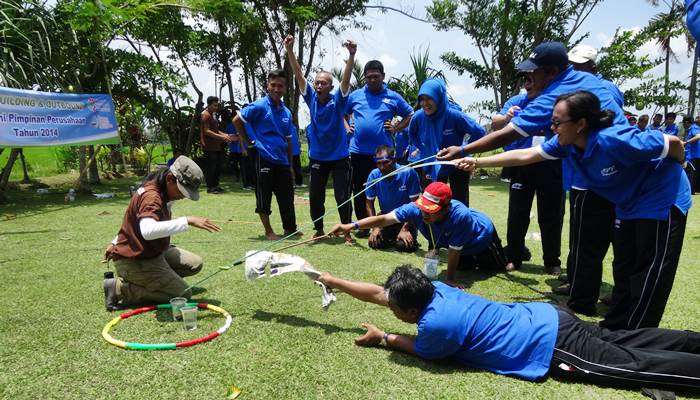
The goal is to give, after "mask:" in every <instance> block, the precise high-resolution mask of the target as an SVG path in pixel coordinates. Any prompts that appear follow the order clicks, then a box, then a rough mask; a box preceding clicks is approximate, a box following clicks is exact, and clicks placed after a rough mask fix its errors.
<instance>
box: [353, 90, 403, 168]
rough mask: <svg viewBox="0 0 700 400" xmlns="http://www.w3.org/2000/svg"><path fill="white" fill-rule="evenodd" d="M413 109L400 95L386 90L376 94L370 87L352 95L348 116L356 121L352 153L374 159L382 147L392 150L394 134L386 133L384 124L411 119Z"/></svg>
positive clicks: (356, 91)
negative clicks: (350, 115) (390, 147)
mask: <svg viewBox="0 0 700 400" xmlns="http://www.w3.org/2000/svg"><path fill="white" fill-rule="evenodd" d="M412 112H413V108H411V106H409V105H408V103H406V100H404V99H403V97H401V95H400V94H398V93H396V92H394V91H393V90H391V89H389V88H387V87H386V84H384V87H383V89H382V90H380V91H379V93H372V92H370V90H369V89H368V88H367V85H365V87H363V88H361V89H357V90H355V91H353V92H352V93H350V96H349V97H348V102H347V104H346V106H345V113H346V114H352V115H353V117H354V119H355V133H354V134H353V135H352V138H351V139H350V153H354V154H365V155H373V154H374V151H375V150H376V149H377V146H379V145H382V144H383V145H386V146H392V145H393V144H392V140H391V134H390V133H389V132H388V131H387V130H386V129H384V121H386V120H390V119H392V118H394V117H395V116H397V115H398V116H400V117H402V118H406V117H408V116H409V115H410V114H411V113H412Z"/></svg>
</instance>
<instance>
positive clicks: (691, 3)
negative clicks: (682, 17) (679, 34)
mask: <svg viewBox="0 0 700 400" xmlns="http://www.w3.org/2000/svg"><path fill="white" fill-rule="evenodd" d="M685 9H686V11H687V12H688V15H687V17H686V23H687V25H688V30H689V31H690V33H692V34H693V37H695V40H696V41H700V2H699V1H698V0H685Z"/></svg>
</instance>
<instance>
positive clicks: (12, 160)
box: [0, 149, 19, 203]
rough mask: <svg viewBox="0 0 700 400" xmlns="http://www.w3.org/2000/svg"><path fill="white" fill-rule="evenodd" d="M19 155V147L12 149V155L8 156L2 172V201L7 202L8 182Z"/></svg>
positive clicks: (0, 180)
mask: <svg viewBox="0 0 700 400" xmlns="http://www.w3.org/2000/svg"><path fill="white" fill-rule="evenodd" d="M18 155H19V149H12V150H10V156H9V157H8V158H7V163H6V164H5V167H4V168H3V169H2V173H0V203H5V202H7V195H6V191H7V183H8V182H9V181H10V172H12V167H13V166H14V165H15V160H17V156H18Z"/></svg>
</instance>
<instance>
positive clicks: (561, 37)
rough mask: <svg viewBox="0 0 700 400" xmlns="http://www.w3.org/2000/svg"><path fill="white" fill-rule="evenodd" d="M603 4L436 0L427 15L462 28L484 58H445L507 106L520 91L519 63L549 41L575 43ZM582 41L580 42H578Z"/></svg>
mask: <svg viewBox="0 0 700 400" xmlns="http://www.w3.org/2000/svg"><path fill="white" fill-rule="evenodd" d="M600 3H601V0H544V1H540V0H523V1H511V0H433V2H432V4H431V5H430V6H428V7H427V12H428V14H429V15H430V17H431V18H432V19H433V21H434V26H435V28H436V29H438V30H452V29H459V30H461V31H462V32H463V33H464V34H465V35H466V36H468V37H469V38H470V39H471V41H472V43H473V44H474V45H475V46H476V48H477V50H478V51H479V58H470V57H463V56H462V55H460V54H458V53H456V52H447V53H445V54H443V55H442V57H441V58H442V60H443V61H444V62H445V63H446V64H447V65H449V67H450V68H451V69H453V70H455V71H457V73H459V74H460V75H461V74H467V75H469V76H470V77H471V78H472V79H474V85H475V87H477V88H482V87H483V88H490V89H492V91H493V102H494V104H496V105H497V106H500V105H502V104H503V103H504V102H505V101H506V100H507V99H508V98H509V97H510V96H511V95H513V94H515V93H517V92H518V91H519V89H520V87H521V82H520V81H519V79H518V74H517V71H516V70H515V65H516V64H517V63H519V62H520V61H522V60H524V59H525V58H527V57H528V55H529V54H530V52H531V50H532V48H533V47H534V46H536V45H537V44H539V43H541V42H543V41H546V40H557V41H561V42H563V43H564V44H566V45H569V44H573V43H575V42H576V41H575V40H572V39H573V36H574V34H575V33H576V31H577V30H578V29H579V27H580V26H581V24H582V23H583V21H585V19H586V18H587V17H588V15H589V14H590V12H591V11H592V10H593V9H594V8H595V7H596V6H597V5H598V4H600ZM579 40H580V39H579Z"/></svg>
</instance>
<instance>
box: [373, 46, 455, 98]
mask: <svg viewBox="0 0 700 400" xmlns="http://www.w3.org/2000/svg"><path fill="white" fill-rule="evenodd" d="M430 64H431V63H430V49H426V50H425V51H424V52H422V53H416V54H412V55H411V65H412V67H413V73H411V74H408V75H407V74H404V75H401V76H400V77H398V78H391V79H389V82H388V83H387V86H389V87H390V88H391V89H392V90H394V91H396V92H398V93H399V94H400V95H401V96H403V98H404V99H406V101H407V102H408V104H412V105H413V108H414V109H417V108H418V92H419V91H420V87H421V85H423V82H425V81H426V80H428V79H433V78H440V79H442V80H444V81H445V82H447V80H446V79H445V74H444V73H443V72H442V71H441V70H437V69H435V68H433V67H431V66H430Z"/></svg>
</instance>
